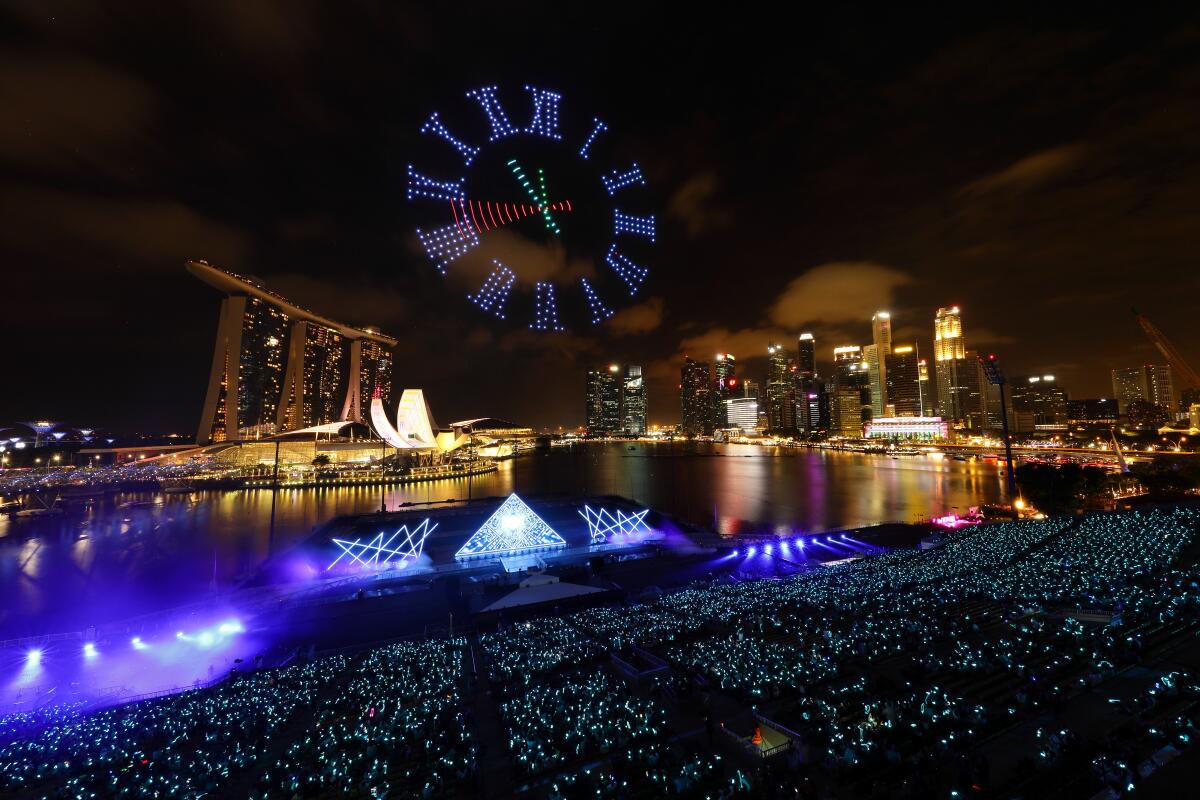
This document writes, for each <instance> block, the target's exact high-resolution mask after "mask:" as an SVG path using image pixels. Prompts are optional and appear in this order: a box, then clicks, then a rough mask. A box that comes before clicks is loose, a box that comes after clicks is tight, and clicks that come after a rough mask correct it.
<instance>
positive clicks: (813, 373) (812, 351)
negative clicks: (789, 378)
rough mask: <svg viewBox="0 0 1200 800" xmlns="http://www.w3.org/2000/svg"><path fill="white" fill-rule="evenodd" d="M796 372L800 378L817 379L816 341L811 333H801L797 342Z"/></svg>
mask: <svg viewBox="0 0 1200 800" xmlns="http://www.w3.org/2000/svg"><path fill="white" fill-rule="evenodd" d="M796 350H797V352H796V372H797V373H798V374H799V376H800V377H801V378H815V377H817V340H816V339H814V338H813V335H812V334H811V333H802V334H800V338H799V339H798V340H797V348H796Z"/></svg>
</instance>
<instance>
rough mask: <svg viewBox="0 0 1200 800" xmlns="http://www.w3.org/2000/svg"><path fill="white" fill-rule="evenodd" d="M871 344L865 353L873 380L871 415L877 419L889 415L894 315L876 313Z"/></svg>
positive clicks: (872, 326) (872, 322)
mask: <svg viewBox="0 0 1200 800" xmlns="http://www.w3.org/2000/svg"><path fill="white" fill-rule="evenodd" d="M871 340H872V341H871V344H870V345H869V346H868V347H867V348H865V349H864V351H863V360H865V361H866V362H867V372H868V374H869V375H870V380H871V413H872V414H873V415H874V416H876V417H882V416H885V415H887V414H888V410H887V406H888V402H889V400H888V393H887V386H888V384H887V357H888V355H890V354H891V352H892V315H891V314H890V313H888V312H887V311H876V312H875V316H873V317H871Z"/></svg>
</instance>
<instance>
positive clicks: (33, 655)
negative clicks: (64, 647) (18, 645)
mask: <svg viewBox="0 0 1200 800" xmlns="http://www.w3.org/2000/svg"><path fill="white" fill-rule="evenodd" d="M25 663H26V664H40V663H42V651H41V650H39V649H37V648H36V647H35V648H34V649H32V650H27V651H25Z"/></svg>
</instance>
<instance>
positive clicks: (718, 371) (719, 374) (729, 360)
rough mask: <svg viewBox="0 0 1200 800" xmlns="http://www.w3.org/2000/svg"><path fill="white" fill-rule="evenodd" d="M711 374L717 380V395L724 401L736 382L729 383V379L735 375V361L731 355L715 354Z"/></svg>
mask: <svg viewBox="0 0 1200 800" xmlns="http://www.w3.org/2000/svg"><path fill="white" fill-rule="evenodd" d="M713 373H714V374H715V375H716V379H717V394H719V395H720V396H721V399H722V400H725V399H726V398H728V397H729V395H730V394H731V393H732V390H733V388H734V387H735V386H736V382H734V383H730V379H731V378H733V377H734V376H735V375H736V374H737V359H736V358H734V357H733V354H732V353H717V358H716V360H715V361H714V362H713Z"/></svg>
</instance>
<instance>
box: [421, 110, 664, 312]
mask: <svg viewBox="0 0 1200 800" xmlns="http://www.w3.org/2000/svg"><path fill="white" fill-rule="evenodd" d="M421 133H422V134H423V137H422V145H423V149H424V152H423V153H422V160H421V162H420V165H419V166H417V165H413V164H410V165H409V166H408V175H407V178H408V191H407V194H408V199H409V202H410V203H412V205H413V208H414V213H415V215H416V216H417V222H416V231H415V234H416V240H417V242H419V245H420V249H421V250H422V251H423V252H424V254H425V255H426V256H427V257H428V259H429V261H430V262H431V263H432V264H433V265H434V267H435V268H436V269H437V270H438V271H439V272H440V273H441V274H442V275H445V276H447V278H449V279H451V281H452V282H453V283H454V284H455V285H456V286H458V287H461V290H462V291H463V293H464V294H465V295H466V298H467V300H469V301H470V302H471V303H472V304H474V306H476V307H477V309H478V310H479V311H480V312H481V313H483V314H485V315H489V316H491V317H494V318H496V319H498V320H507V321H508V323H509V324H512V325H515V326H520V327H528V328H529V329H531V330H534V331H541V332H546V333H561V332H563V331H566V330H568V329H570V330H575V329H579V328H586V327H588V326H591V325H599V324H601V323H603V322H604V321H605V320H607V319H608V318H609V317H611V316H612V315H613V313H615V311H616V310H617V309H619V308H620V307H621V306H622V305H623V304H626V303H628V302H629V301H630V300H631V299H633V298H636V297H637V295H638V294H639V292H641V291H642V290H643V287H644V284H645V282H646V279H647V277H648V274H649V269H648V266H647V264H648V258H649V255H650V250H651V248H652V246H653V244H654V239H655V218H654V215H653V214H648V213H646V208H645V204H646V202H647V199H646V196H645V184H646V180H645V177H644V176H643V175H642V170H641V167H639V166H638V164H637V163H636V162H635V161H633V160H632V159H629V158H621V157H620V156H618V155H615V154H614V152H613V149H614V148H613V147H612V141H613V137H612V135H611V133H610V131H609V129H608V126H607V125H606V124H605V123H604V122H603V121H602V120H601V119H599V118H597V117H593V116H591V115H583V114H575V113H573V112H572V109H570V108H569V106H568V104H567V103H566V101H565V100H564V98H563V97H562V95H560V94H559V93H557V92H555V91H552V90H550V89H545V88H541V87H536V86H526V87H524V91H523V92H515V91H514V92H511V93H508V92H505V93H502V92H501V91H500V90H499V89H498V88H497V87H495V86H485V87H483V88H480V89H475V90H472V91H469V92H467V93H466V97H465V99H464V100H463V101H462V102H461V103H460V104H458V106H457V107H454V108H450V109H445V110H444V111H443V112H438V111H435V112H433V113H431V114H430V115H429V117H428V118H427V119H426V121H425V124H424V125H423V126H422V128H421Z"/></svg>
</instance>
